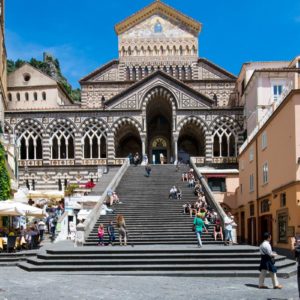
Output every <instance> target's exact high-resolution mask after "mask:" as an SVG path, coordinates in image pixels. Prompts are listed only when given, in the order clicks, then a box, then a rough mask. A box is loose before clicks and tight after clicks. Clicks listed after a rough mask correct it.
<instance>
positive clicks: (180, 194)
mask: <svg viewBox="0 0 300 300" xmlns="http://www.w3.org/2000/svg"><path fill="white" fill-rule="evenodd" d="M176 198H177V199H179V200H181V198H182V191H181V189H180V188H178V187H176Z"/></svg>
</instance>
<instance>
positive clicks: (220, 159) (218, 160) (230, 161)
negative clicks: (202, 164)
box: [212, 157, 238, 164]
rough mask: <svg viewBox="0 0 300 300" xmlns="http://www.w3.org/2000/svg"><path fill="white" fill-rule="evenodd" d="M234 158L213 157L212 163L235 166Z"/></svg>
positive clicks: (235, 159) (235, 160)
mask: <svg viewBox="0 0 300 300" xmlns="http://www.w3.org/2000/svg"><path fill="white" fill-rule="evenodd" d="M237 161H238V160H237V158H236V157H213V159H212V162H213V163H214V164H236V163H237Z"/></svg>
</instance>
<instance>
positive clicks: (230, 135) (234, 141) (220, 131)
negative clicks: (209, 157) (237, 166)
mask: <svg viewBox="0 0 300 300" xmlns="http://www.w3.org/2000/svg"><path fill="white" fill-rule="evenodd" d="M238 127H239V125H238V124H237V122H236V121H235V120H234V119H232V118H230V117H228V116H226V117H218V118H216V119H215V120H214V121H213V122H212V125H211V132H212V141H213V156H214V157H236V156H237V145H238V131H237V128H238Z"/></svg>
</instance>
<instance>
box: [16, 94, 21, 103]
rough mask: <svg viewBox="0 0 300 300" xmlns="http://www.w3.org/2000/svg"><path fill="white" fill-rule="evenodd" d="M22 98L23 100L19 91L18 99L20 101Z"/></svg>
mask: <svg viewBox="0 0 300 300" xmlns="http://www.w3.org/2000/svg"><path fill="white" fill-rule="evenodd" d="M20 100H21V96H20V93H17V101H20Z"/></svg>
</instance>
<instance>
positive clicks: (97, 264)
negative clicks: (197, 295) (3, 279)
mask: <svg viewBox="0 0 300 300" xmlns="http://www.w3.org/2000/svg"><path fill="white" fill-rule="evenodd" d="M141 247H144V246H141ZM149 247H150V249H148V250H147V249H146V248H145V247H144V248H142V249H136V248H132V247H111V248H109V249H108V248H107V247H98V248H95V247H93V248H84V249H80V250H76V249H72V250H47V251H46V253H44V254H38V255H37V257H36V258H29V259H28V260H27V262H21V263H19V266H20V267H21V268H22V269H24V270H27V271H40V272H43V271H44V272H51V271H56V272H57V271H64V272H66V271H69V272H75V273H76V272H82V271H84V272H89V271H91V272H92V271H94V272H99V273H97V274H99V275H108V274H110V275H129V276H130V275H134V276H139V275H140V276H153V275H158V276H205V275H207V276H208V277H210V276H247V277H251V276H253V277H257V275H258V271H257V268H258V265H259V261H260V255H259V252H258V249H257V248H255V247H247V246H235V247H230V248H224V249H223V248H222V247H220V246H218V247H217V248H210V249H204V248H203V249H197V248H195V249H184V248H183V246H179V247H178V249H175V248H174V246H172V247H173V248H171V249H167V248H165V249H157V248H153V246H149ZM151 247H152V248H151ZM163 247H164V246H163ZM165 247H167V246H165ZM189 247H191V246H189ZM116 248H117V249H116ZM294 264H295V262H294V261H292V260H286V259H285V257H283V256H278V257H277V258H276V266H277V268H278V275H279V276H289V275H291V274H292V273H293V267H294Z"/></svg>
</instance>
